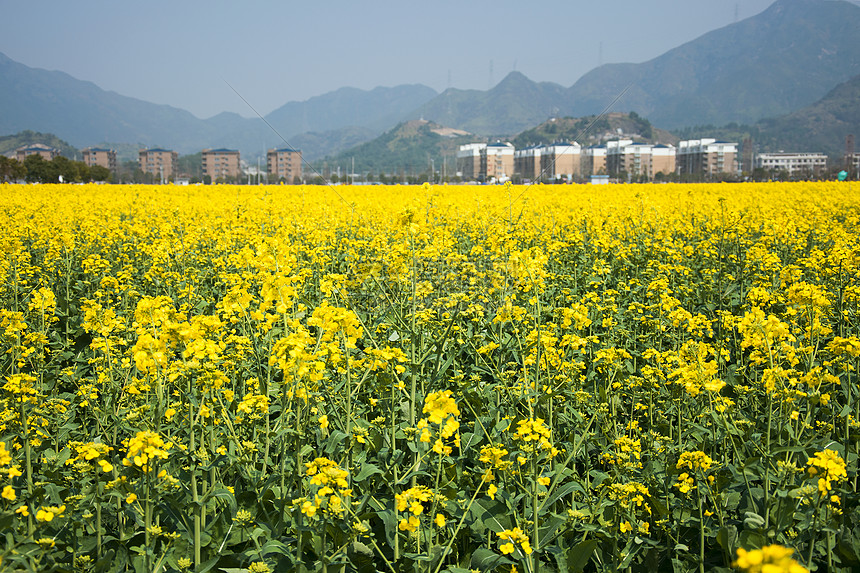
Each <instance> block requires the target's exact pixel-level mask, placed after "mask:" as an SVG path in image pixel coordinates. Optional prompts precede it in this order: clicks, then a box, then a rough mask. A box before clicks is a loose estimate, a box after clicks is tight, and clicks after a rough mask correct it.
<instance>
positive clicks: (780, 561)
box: [732, 545, 809, 573]
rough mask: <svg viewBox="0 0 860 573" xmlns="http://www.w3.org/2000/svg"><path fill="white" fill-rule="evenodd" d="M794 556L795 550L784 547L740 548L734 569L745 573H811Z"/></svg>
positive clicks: (733, 564) (733, 565)
mask: <svg viewBox="0 0 860 573" xmlns="http://www.w3.org/2000/svg"><path fill="white" fill-rule="evenodd" d="M793 554H794V549H791V548H790V547H783V546H782V545H766V546H764V547H762V548H761V549H753V550H751V551H747V550H746V549H744V548H743V547H739V548H738V558H737V559H736V560H735V561H734V562H733V563H732V567H735V568H737V569H740V570H741V571H743V572H744V573H809V569H807V568H806V567H804V566H802V565H801V564H800V563H798V562H797V561H795V560H794V559H793V558H792V557H791V556H792V555H793Z"/></svg>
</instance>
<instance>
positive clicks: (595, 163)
mask: <svg viewBox="0 0 860 573" xmlns="http://www.w3.org/2000/svg"><path fill="white" fill-rule="evenodd" d="M581 160H582V166H581V167H582V174H583V176H587V175H605V174H606V146H605V145H592V146H590V147H586V148H585V149H584V150H583V151H582V153H581Z"/></svg>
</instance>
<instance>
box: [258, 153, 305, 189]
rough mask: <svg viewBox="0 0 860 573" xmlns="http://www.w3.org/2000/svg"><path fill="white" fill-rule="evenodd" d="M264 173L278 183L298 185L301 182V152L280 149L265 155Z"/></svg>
mask: <svg viewBox="0 0 860 573" xmlns="http://www.w3.org/2000/svg"><path fill="white" fill-rule="evenodd" d="M266 171H267V172H268V173H269V175H273V176H274V177H275V179H276V180H278V181H286V182H287V183H299V182H301V180H302V152H301V150H299V149H292V148H290V147H282V148H280V149H270V150H269V151H268V153H266Z"/></svg>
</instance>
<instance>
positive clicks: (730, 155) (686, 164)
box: [676, 138, 738, 176]
mask: <svg viewBox="0 0 860 573" xmlns="http://www.w3.org/2000/svg"><path fill="white" fill-rule="evenodd" d="M676 157H677V164H678V168H677V172H678V174H679V175H692V174H698V175H705V176H715V175H718V174H720V173H730V174H736V173H737V172H738V144H737V143H731V142H728V141H717V140H716V139H709V138H705V139H690V140H687V141H681V142H680V143H678V150H677V156H676Z"/></svg>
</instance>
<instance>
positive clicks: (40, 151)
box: [15, 143, 60, 162]
mask: <svg viewBox="0 0 860 573" xmlns="http://www.w3.org/2000/svg"><path fill="white" fill-rule="evenodd" d="M59 154H60V150H59V149H54V148H53V147H50V146H48V145H44V144H41V143H33V144H31V145H25V146H23V147H19V148H18V149H16V150H15V158H16V159H17V160H18V161H22V162H23V161H24V159H26V158H27V156H28V155H39V156H41V157H42V159H44V160H45V161H50V160H52V159H53V158H55V157H56V156H57V155H59Z"/></svg>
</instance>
